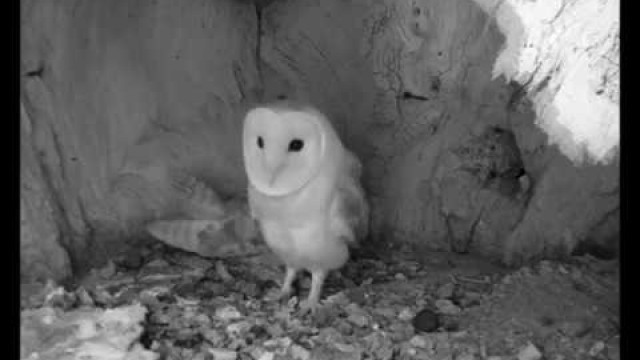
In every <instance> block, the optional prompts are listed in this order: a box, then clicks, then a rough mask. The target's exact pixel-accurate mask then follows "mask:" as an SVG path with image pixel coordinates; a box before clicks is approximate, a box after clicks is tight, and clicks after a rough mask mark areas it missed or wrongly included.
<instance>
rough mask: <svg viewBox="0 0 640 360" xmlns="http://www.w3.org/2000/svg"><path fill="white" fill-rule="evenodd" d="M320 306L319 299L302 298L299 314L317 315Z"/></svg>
mask: <svg viewBox="0 0 640 360" xmlns="http://www.w3.org/2000/svg"><path fill="white" fill-rule="evenodd" d="M318 307H320V304H319V303H318V302H317V301H310V300H302V301H301V302H300V310H298V314H300V316H304V315H307V314H311V315H315V314H316V312H317V311H318Z"/></svg>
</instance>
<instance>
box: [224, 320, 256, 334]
mask: <svg viewBox="0 0 640 360" xmlns="http://www.w3.org/2000/svg"><path fill="white" fill-rule="evenodd" d="M249 329H251V324H250V323H249V322H247V321H242V322H236V323H232V324H229V325H228V326H227V333H228V334H230V335H233V336H239V335H241V334H245V333H247V332H248V331H249Z"/></svg>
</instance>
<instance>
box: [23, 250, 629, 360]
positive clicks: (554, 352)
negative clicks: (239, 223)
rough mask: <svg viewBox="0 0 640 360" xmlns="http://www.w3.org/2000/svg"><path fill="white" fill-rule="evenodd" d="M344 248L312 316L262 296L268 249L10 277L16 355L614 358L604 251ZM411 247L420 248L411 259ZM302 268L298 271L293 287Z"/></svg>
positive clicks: (615, 332)
mask: <svg viewBox="0 0 640 360" xmlns="http://www.w3.org/2000/svg"><path fill="white" fill-rule="evenodd" d="M386 253H387V254H389V253H391V254H393V255H387V256H382V255H379V254H373V253H369V254H356V255H355V256H354V259H353V261H351V262H350V263H349V264H348V265H347V266H346V267H345V268H343V269H342V271H341V272H340V273H334V274H332V275H331V276H330V277H329V278H328V280H327V283H326V286H325V291H324V299H325V301H324V303H323V306H322V308H321V309H320V310H319V311H318V312H317V313H316V314H315V315H314V316H312V315H306V316H300V315H299V314H298V313H297V312H296V306H297V301H298V296H294V297H293V298H292V299H291V300H290V301H289V303H288V304H280V303H273V302H269V301H266V300H264V299H265V298H267V297H268V295H269V294H270V293H272V292H273V291H276V290H277V287H278V285H277V284H278V282H279V281H280V280H281V277H282V274H283V270H282V268H280V266H279V264H278V262H277V261H276V260H275V259H274V258H272V257H271V256H268V255H260V256H254V257H250V258H246V257H245V258H236V259H224V260H218V261H214V260H209V259H205V258H202V257H199V256H196V255H192V254H190V253H187V252H183V251H178V250H174V249H170V248H168V247H166V246H164V245H162V244H152V245H149V246H147V247H145V248H142V249H138V250H136V251H129V252H127V255H126V256H121V257H120V258H117V259H114V261H113V262H110V263H109V264H108V266H106V267H104V268H102V269H100V270H98V271H94V272H93V273H92V274H91V275H90V276H88V277H87V278H86V279H84V280H82V281H79V282H78V283H75V284H65V285H64V286H58V285H56V284H53V283H49V284H47V286H46V287H42V286H37V285H23V286H22V289H21V298H22V304H21V308H22V315H21V358H22V359H216V360H218V359H247V360H249V359H259V360H270V359H274V360H275V359H300V360H306V359H452V360H473V359H477V360H479V359H491V360H511V359H513V360H515V359H517V360H537V359H548V360H561V359H565V360H571V359H616V360H617V359H619V358H620V354H619V336H620V328H619V319H620V317H619V281H618V264H617V262H604V261H601V260H596V259H594V258H591V257H580V258H575V259H573V260H571V261H569V262H566V263H556V262H548V261H543V262H541V263H539V264H537V265H535V266H531V267H525V268H521V269H520V270H517V271H515V272H513V271H507V270H505V269H501V268H499V267H497V266H493V265H491V264H489V263H487V262H484V261H482V260H481V259H474V258H471V257H469V256H454V255H451V254H444V253H431V254H417V253H412V252H408V251H402V250H400V249H398V250H394V251H387V252H386ZM419 259H421V260H419ZM309 283H310V281H309V277H308V276H307V277H302V278H301V279H300V281H299V282H298V285H299V286H298V290H299V291H298V293H299V295H300V296H301V297H304V296H306V291H307V289H308V287H309Z"/></svg>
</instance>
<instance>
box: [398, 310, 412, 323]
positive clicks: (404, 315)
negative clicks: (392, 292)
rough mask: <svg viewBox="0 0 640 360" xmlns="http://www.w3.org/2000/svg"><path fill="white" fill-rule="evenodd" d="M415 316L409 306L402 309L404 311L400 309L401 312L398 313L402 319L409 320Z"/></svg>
mask: <svg viewBox="0 0 640 360" xmlns="http://www.w3.org/2000/svg"><path fill="white" fill-rule="evenodd" d="M414 317H415V313H414V312H413V311H411V309H409V308H404V309H402V311H400V314H398V319H400V321H409V320H411V319H413V318H414Z"/></svg>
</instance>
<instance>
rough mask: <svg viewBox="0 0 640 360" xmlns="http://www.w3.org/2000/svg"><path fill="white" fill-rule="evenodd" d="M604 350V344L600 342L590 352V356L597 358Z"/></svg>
mask: <svg viewBox="0 0 640 360" xmlns="http://www.w3.org/2000/svg"><path fill="white" fill-rule="evenodd" d="M602 350H604V342H602V341H598V342H596V343H595V344H593V346H592V347H591V349H590V350H589V356H597V355H598V354H600V353H601V352H602Z"/></svg>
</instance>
